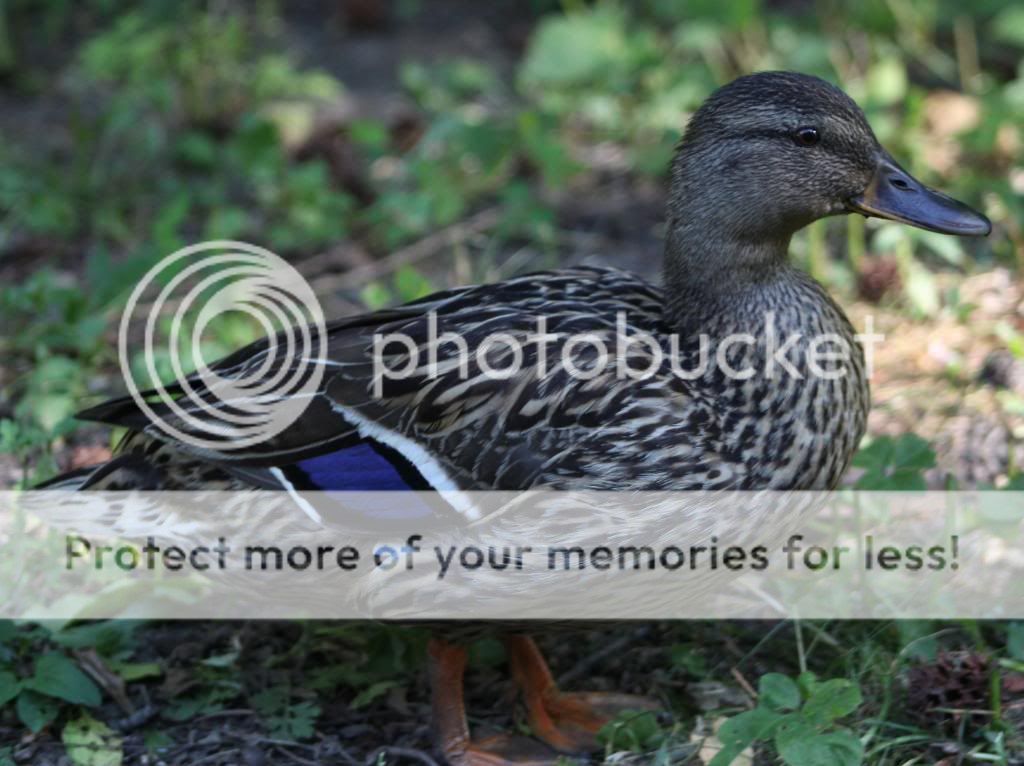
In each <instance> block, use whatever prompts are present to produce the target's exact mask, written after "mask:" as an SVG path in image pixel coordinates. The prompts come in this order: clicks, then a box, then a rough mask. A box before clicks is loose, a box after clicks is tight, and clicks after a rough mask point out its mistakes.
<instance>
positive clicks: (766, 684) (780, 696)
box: [757, 673, 800, 711]
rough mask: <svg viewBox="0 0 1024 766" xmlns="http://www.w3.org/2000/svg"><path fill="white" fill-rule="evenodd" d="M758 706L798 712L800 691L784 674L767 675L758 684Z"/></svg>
mask: <svg viewBox="0 0 1024 766" xmlns="http://www.w3.org/2000/svg"><path fill="white" fill-rule="evenodd" d="M757 691H758V704H759V705H764V706H765V707H767V708H768V709H770V710H775V711H783V710H796V709H797V708H798V707H800V689H799V687H797V685H796V682H795V681H794V680H793V679H792V678H790V677H789V676H784V675H782V673H765V674H764V675H763V676H761V680H760V681H759V682H758V686H757Z"/></svg>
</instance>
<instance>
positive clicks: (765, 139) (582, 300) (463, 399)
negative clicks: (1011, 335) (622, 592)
mask: <svg viewBox="0 0 1024 766" xmlns="http://www.w3.org/2000/svg"><path fill="white" fill-rule="evenodd" d="M849 212H858V213H861V214H864V215H869V216H878V217H882V218H889V219H892V220H896V221H902V222H904V223H908V224H910V225H912V226H918V227H921V228H925V229H930V230H932V231H937V232H943V233H949V234H960V235H984V234H987V233H988V232H989V230H990V224H989V222H988V220H987V219H986V218H985V217H984V216H982V215H980V214H979V213H976V212H974V211H973V210H971V209H970V208H968V207H966V206H965V205H963V204H961V203H959V202H957V201H955V200H953V199H951V198H949V197H947V196H945V195H943V194H940V193H938V192H936V191H933V190H931V189H929V188H927V187H925V186H924V185H922V184H921V183H919V182H918V181H917V180H916V179H914V178H913V177H912V176H911V175H910V174H909V173H907V172H906V171H905V170H903V169H902V168H901V167H900V166H899V165H898V164H896V162H895V161H894V160H893V159H892V157H891V156H890V155H889V154H888V153H887V152H886V151H885V150H884V149H883V148H882V147H881V146H880V145H879V144H878V141H877V140H876V139H875V136H874V134H873V133H872V131H871V128H870V127H869V125H868V123H867V121H866V119H865V117H864V114H863V113H862V112H861V110H860V109H859V108H858V107H857V105H856V104H855V103H854V102H853V101H852V100H850V98H848V97H847V96H846V95H845V94H843V93H842V92H841V91H840V90H838V89H837V88H835V87H833V86H832V85H830V84H828V83H826V82H824V81H822V80H820V79H817V78H815V77H810V76H806V75H801V74H793V73H786V72H765V73H760V74H754V75H750V76H747V77H741V78H740V79H738V80H736V81H734V82H732V83H731V84H729V85H726V86H725V87H723V88H721V89H719V90H718V91H717V92H716V93H714V94H713V95H712V96H711V97H710V98H709V99H708V101H707V102H706V103H705V104H704V105H703V106H702V107H701V108H700V109H699V110H698V111H697V113H696V114H695V115H694V116H693V119H692V120H691V121H690V124H689V127H688V128H687V130H686V134H685V136H684V137H683V140H682V142H681V143H680V145H679V149H678V152H677V153H676V156H675V159H674V161H673V163H672V168H671V190H670V195H669V202H668V229H667V239H666V248H665V262H664V282H665V284H664V288H657V287H655V286H653V285H651V284H648V283H647V282H645V281H643V280H641V279H639V278H637V277H635V276H632V275H630V274H627V273H624V272H620V271H616V270H610V269H596V268H578V269H565V270H561V271H550V272H544V273H539V274H533V275H529V276H525V277H520V278H517V279H511V280H508V281H505V282H500V283H497V284H490V285H481V286H477V287H466V288H460V289H455V290H450V291H447V292H443V293H438V294H436V295H433V296H431V297H429V298H426V299H424V300H420V301H417V302H415V303H411V304H408V305H405V306H401V307H399V308H395V309H391V310H387V311H381V312H377V313H372V314H367V315H363V316H358V317H352V318H348V319H343V320H339V321H336V322H334V323H333V324H330V325H329V326H328V328H327V333H328V338H327V348H328V354H327V355H326V358H325V359H324V360H322V361H320V360H318V363H320V364H323V365H325V367H326V369H325V375H324V377H323V380H322V383H321V385H320V386H319V389H318V391H317V393H316V395H315V396H314V398H313V399H312V401H311V403H310V405H309V407H308V409H306V410H305V413H304V415H303V416H302V417H300V418H299V419H298V420H297V421H296V422H295V423H294V424H293V425H292V426H290V427H289V428H287V429H285V430H284V431H282V432H281V433H279V434H278V435H277V436H276V437H274V438H273V439H271V440H270V441H267V442H264V443H262V444H258V445H255V446H248V447H245V448H241V449H232V446H231V444H230V442H227V441H226V442H225V446H224V449H223V450H222V451H217V450H214V451H210V450H205V451H201V452H200V451H197V450H196V449H195V448H194V447H192V446H190V445H188V444H184V443H182V442H180V441H177V440H174V439H172V438H169V437H167V436H166V435H165V433H164V432H163V431H161V430H160V429H158V428H155V427H154V426H153V424H152V423H151V422H150V421H149V419H148V418H147V417H146V416H145V415H144V414H143V413H142V412H141V411H140V410H139V408H138V407H137V405H136V404H135V401H134V400H133V399H130V398H125V399H120V400H116V401H113V402H110V403H107V404H103V405H100V406H98V407H95V408H93V409H91V410H88V411H87V412H85V413H83V417H85V418H88V419H93V420H99V421H103V422H106V423H112V424H115V425H120V426H127V427H129V428H131V429H134V431H135V433H134V434H133V435H132V436H130V437H129V438H128V439H126V441H125V445H124V447H123V448H122V450H121V454H120V455H119V456H118V457H116V458H114V460H112V461H111V462H110V463H108V464H107V465H105V466H101V467H99V468H97V469H95V470H94V471H92V472H91V474H88V475H81V476H79V477H78V479H77V480H76V481H77V483H78V484H79V485H80V486H82V487H99V486H103V487H146V488H172V489H195V488H204V487H209V486H211V485H219V486H225V485H226V486H232V487H241V486H250V487H251V486H255V487H263V488H279V489H280V488H282V486H287V487H301V488H314V489H326V490H338V489H346V490H374V489H387V490H394V489H408V488H416V489H422V488H435V489H510V490H516V489H526V488H533V487H551V488H557V489H587V490H592V489H613V490H692V489H766V488H776V489H813V488H830V487H833V486H835V485H836V484H837V482H838V481H839V479H840V477H841V476H842V474H843V472H844V471H845V470H846V468H847V466H848V464H849V461H850V458H851V456H852V455H853V452H854V450H855V448H856V446H857V444H858V442H859V440H860V438H861V436H862V434H863V432H864V425H865V418H866V416H867V412H868V399H869V396H868V386H867V380H866V376H865V372H864V366H863V357H862V354H861V351H860V348H859V347H858V345H857V344H856V343H855V338H854V334H853V330H852V328H851V326H850V323H849V321H848V320H847V318H846V317H845V315H844V314H843V312H842V310H841V309H840V308H839V307H838V306H837V305H836V304H835V303H834V302H833V301H832V299H831V298H830V297H829V296H828V294H827V293H826V292H825V290H824V289H823V288H822V287H821V286H820V285H819V284H818V283H817V282H815V281H814V280H813V279H811V278H810V277H809V276H807V275H806V274H804V273H802V272H800V271H798V270H796V269H795V268H793V267H792V266H791V265H790V264H789V262H788V260H787V251H788V247H789V241H790V238H791V237H792V235H793V233H794V232H796V231H797V230H798V229H800V228H802V227H804V226H806V225H808V224H809V223H811V222H812V221H815V220H817V219H819V218H823V217H825V216H830V215H836V214H840V213H849ZM538 317H544V318H545V320H546V332H547V333H549V334H550V336H551V337H554V338H555V340H554V341H553V342H552V343H550V344H548V345H546V346H540V345H537V344H530V343H526V344H525V345H524V347H523V348H524V349H525V354H526V358H525V360H524V362H525V363H524V364H522V365H521V366H520V371H519V372H518V373H516V374H515V375H513V376H511V377H508V376H500V377H499V376H495V375H489V374H484V370H483V369H481V364H480V360H479V359H478V358H477V357H476V356H474V355H472V354H470V355H468V358H467V366H466V367H465V368H463V366H462V365H460V364H458V363H451V362H453V361H454V359H455V354H457V353H460V344H459V343H447V344H437V345H435V346H434V349H433V353H435V354H437V355H439V356H440V359H438V364H437V365H436V368H433V369H430V370H428V368H427V366H417V365H415V364H413V365H411V366H412V367H413V368H414V369H413V370H412V372H411V373H410V374H408V375H405V376H402V377H400V378H399V377H394V376H382V375H381V374H380V370H379V369H377V370H375V368H374V359H373V358H372V357H373V352H374V337H375V336H378V337H380V336H382V335H386V334H391V333H400V334H402V335H404V336H406V337H408V338H412V339H415V341H416V342H417V343H420V344H424V343H426V342H427V341H426V339H427V338H428V337H434V338H437V337H438V336H439V335H440V334H442V333H452V334H453V335H455V336H458V337H459V338H461V339H463V340H464V341H465V344H466V345H467V346H468V347H469V348H470V349H472V348H474V347H476V346H477V344H479V342H480V341H481V340H482V339H483V338H484V337H486V336H489V335H492V334H494V333H503V334H505V336H506V337H507V336H512V337H514V338H517V339H523V340H524V341H526V340H527V339H528V338H529V337H530V334H531V333H535V332H536V331H537V318H538ZM435 321H436V323H437V326H436V332H435V334H434V335H431V334H430V332H429V330H430V329H431V328H430V327H429V324H430V323H431V322H435ZM623 321H624V322H625V323H626V332H627V333H630V334H639V333H646V334H647V336H649V337H651V338H654V339H656V343H657V344H660V346H661V349H660V350H661V351H662V352H663V353H662V354H660V355H659V357H660V358H659V360H658V362H657V364H656V365H654V366H653V367H652V368H650V369H648V365H649V363H650V359H651V358H652V356H653V354H654V350H653V349H652V348H648V347H638V346H637V345H632V346H630V347H629V348H628V351H627V352H625V353H626V355H627V356H628V357H629V358H628V359H627V360H626V361H627V363H628V366H629V367H630V368H634V367H639V368H641V369H644V370H646V372H645V373H644V374H643V375H635V374H633V375H629V374H627V375H623V374H621V370H620V369H619V365H617V364H615V363H614V362H615V360H613V361H612V363H605V364H604V365H603V366H601V367H600V368H595V365H596V362H597V358H596V354H595V345H594V344H592V343H591V344H577V345H576V346H574V347H573V349H572V350H570V349H569V348H568V346H567V345H565V344H564V343H560V342H559V341H558V340H557V339H558V338H565V337H566V336H568V335H578V334H581V333H585V334H587V335H588V337H590V338H592V339H593V338H596V339H599V340H601V341H602V342H603V344H604V347H605V349H607V350H609V353H611V354H612V356H614V354H615V351H614V349H616V348H617V346H616V338H617V337H618V336H619V335H621V333H622V331H623V330H622V324H621V323H622V322H623ZM770 334H774V335H775V336H776V337H777V338H790V337H793V336H794V335H796V336H798V338H797V340H796V341H795V342H793V343H792V344H790V345H789V346H788V347H787V348H785V352H784V353H783V354H782V355H781V356H779V355H778V354H776V355H775V356H774V357H773V356H772V354H771V353H770V349H771V348H772V346H771V342H772V339H771V338H769V337H768V336H769V335H770ZM700 336H704V337H705V338H709V339H710V341H709V343H710V349H705V358H710V359H712V360H717V363H714V362H713V363H712V364H710V365H708V366H706V368H701V367H700V366H699V365H697V364H696V361H697V360H698V359H699V358H700V354H701V343H700V342H698V339H699V338H700ZM730 336H731V337H732V338H733V339H734V340H733V341H730V342H729V344H728V347H727V344H726V342H725V340H723V339H726V338H728V337H730ZM444 337H450V336H444ZM736 337H739V338H741V339H743V342H739V343H736V342H735V338H736ZM822 337H828V338H830V339H832V342H834V343H835V344H837V345H838V346H839V347H841V348H842V347H845V348H846V349H847V350H848V353H846V354H839V355H836V356H835V357H833V359H832V361H831V362H830V364H831V367H830V368H829V370H828V372H829V373H830V374H827V375H823V374H821V372H820V370H816V369H815V367H814V365H815V364H816V363H817V362H816V360H815V359H814V358H812V355H811V353H810V351H809V347H808V344H807V342H806V341H807V340H808V339H816V338H822ZM680 338H681V339H682V340H681V341H680ZM265 346H266V343H265V342H264V341H261V342H259V343H256V344H253V345H252V346H250V347H248V348H246V349H243V350H241V351H239V352H237V353H235V354H233V355H232V356H230V357H228V358H227V359H225V360H223V361H222V362H221V363H220V365H219V369H220V371H221V372H222V374H224V373H230V371H232V370H236V369H242V368H244V367H245V365H246V363H247V362H249V361H251V360H253V359H254V358H256V357H257V356H258V355H259V354H260V352H261V350H262V349H263V348H265ZM385 351H386V353H387V358H388V367H389V368H390V369H405V367H404V363H405V361H406V359H407V357H408V356H409V355H411V354H412V353H413V351H412V350H410V349H409V348H407V347H405V346H402V348H401V349H399V350H397V351H396V350H395V348H393V347H388V348H386V349H385ZM716 351H718V352H720V353H717V354H716V353H715V352H716ZM545 355H546V356H545ZM464 356H465V355H464ZM501 358H502V356H501V354H493V355H489V356H488V359H489V360H490V362H491V364H490V365H489V367H490V368H491V369H494V368H503V365H502V363H501ZM637 358H641V361H642V362H643V363H642V364H634V362H635V361H636V359H637ZM567 359H568V360H569V361H570V362H571V363H572V364H570V365H567V364H566V363H565V362H566V360H567ZM606 362H607V360H606ZM773 363H775V364H776V372H775V374H774V375H770V374H753V373H750V372H748V371H762V372H763V371H764V370H765V369H767V368H766V365H769V366H770V365H771V364H773ZM539 365H542V366H540V367H539V369H542V370H546V372H545V373H544V374H537V369H538V366H539ZM574 369H575V370H577V371H578V370H580V369H584V370H587V372H588V373H589V374H586V375H573V374H570V372H571V371H572V370H574ZM680 369H682V370H687V371H692V370H696V371H697V372H696V374H691V373H688V374H685V375H680V374H678V372H679V370H680ZM737 372H739V373H741V374H736V373H737ZM816 372H817V374H815V373H816ZM727 373H731V374H727ZM186 409H187V410H190V414H191V415H193V416H194V417H195V418H196V419H197V420H198V421H199V425H196V423H195V422H191V423H186V422H183V421H182V420H181V419H180V418H179V419H175V417H174V416H173V415H172V414H170V413H168V412H167V411H166V410H159V409H158V410H157V411H158V412H159V414H160V415H161V416H166V417H167V418H168V420H170V421H172V422H173V423H174V425H175V426H177V427H178V428H180V429H182V430H183V431H184V432H186V433H191V432H196V433H199V434H200V435H204V436H209V432H207V433H203V429H202V423H203V422H206V421H209V422H214V421H216V419H217V413H216V411H213V410H208V409H204V408H203V407H201V406H196V405H187V406H186ZM507 645H508V648H509V659H510V664H511V668H512V671H513V675H514V676H515V679H516V681H517V683H518V685H519V688H520V689H521V691H522V692H523V698H524V700H525V702H526V705H527V709H528V713H529V718H530V723H531V726H532V729H533V733H534V734H535V735H536V736H537V737H538V738H540V739H541V740H543V741H545V742H547V743H548V744H549V745H550V746H552V747H554V748H555V749H557V750H560V751H563V752H564V751H577V750H581V749H586V747H587V746H588V745H590V744H592V743H593V734H594V732H595V731H596V729H597V728H599V727H600V726H601V725H602V723H603V722H605V721H606V720H607V719H608V716H609V715H611V714H613V713H614V711H615V710H616V709H617V708H621V707H622V706H628V707H632V706H636V705H637V704H638V701H637V699H636V698H630V697H620V696H617V695H580V694H566V693H562V692H559V691H558V690H557V688H556V687H555V685H554V683H553V681H552V679H551V675H550V673H549V672H548V671H547V668H546V666H545V664H544V661H543V659H542V658H541V656H540V655H539V653H538V652H537V650H536V647H535V646H534V645H533V643H532V642H531V641H530V640H529V639H527V638H525V637H519V636H517V637H512V638H509V639H508V643H507ZM430 659H431V672H430V679H431V683H432V685H433V699H434V709H435V714H436V717H437V723H438V725H439V729H440V736H441V743H442V748H443V750H444V753H445V755H446V756H447V758H448V760H449V762H451V763H453V764H469V765H471V766H479V765H481V764H489V765H497V764H505V763H524V762H532V763H541V762H549V760H545V757H544V756H542V755H541V756H538V755H537V754H536V753H533V754H529V753H528V749H524V748H523V747H522V742H520V741H514V740H511V739H508V738H500V739H492V740H489V741H480V742H476V741H474V740H472V739H471V737H470V733H469V729H468V726H467V724H466V718H465V713H464V709H463V704H462V673H463V669H464V666H465V662H466V653H465V650H464V649H463V648H462V647H460V646H458V645H456V644H453V643H449V642H447V641H444V640H441V639H436V640H435V641H434V642H433V643H432V646H431V652H430Z"/></svg>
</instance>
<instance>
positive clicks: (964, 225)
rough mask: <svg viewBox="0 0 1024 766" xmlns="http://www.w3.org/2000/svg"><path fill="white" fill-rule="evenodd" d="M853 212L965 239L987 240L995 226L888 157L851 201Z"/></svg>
mask: <svg viewBox="0 0 1024 766" xmlns="http://www.w3.org/2000/svg"><path fill="white" fill-rule="evenodd" d="M849 207H850V210H851V211H853V212H857V213H862V214H864V215H866V216H875V217H877V218H888V219H889V220H892V221H900V222H901V223H907V224H910V225H911V226H916V227H917V228H919V229H927V230H928V231H937V232H939V233H941V234H959V235H960V236H966V237H979V236H985V235H987V234H988V233H989V232H990V231H992V224H991V222H990V221H989V220H988V218H986V217H985V216H983V215H982V214H981V213H979V212H978V211H976V210H972V209H971V208H970V207H968V206H967V205H965V204H964V203H962V202H959V201H957V200H955V199H953V198H952V197H947V196H946V195H945V194H943V193H942V192H938V191H935V189H929V188H928V187H927V186H925V185H924V184H923V183H921V182H920V181H918V180H917V179H916V178H914V177H913V176H912V175H910V173H908V172H907V171H905V170H904V169H903V168H901V167H900V166H899V165H898V164H896V161H895V160H894V159H893V158H892V157H889V156H888V155H887V154H886V155H883V156H882V157H881V159H880V160H879V162H878V168H877V169H876V170H875V175H874V177H873V178H872V179H871V183H869V184H868V188H866V189H865V190H864V191H863V192H862V193H861V194H858V195H857V196H856V197H853V198H852V199H850V200H849Z"/></svg>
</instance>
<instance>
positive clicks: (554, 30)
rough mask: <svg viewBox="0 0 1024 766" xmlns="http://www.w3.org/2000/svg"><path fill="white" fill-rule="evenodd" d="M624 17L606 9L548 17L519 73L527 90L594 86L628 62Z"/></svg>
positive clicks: (538, 28)
mask: <svg viewBox="0 0 1024 766" xmlns="http://www.w3.org/2000/svg"><path fill="white" fill-rule="evenodd" d="M628 47H629V44H628V40H627V36H626V29H625V19H624V17H623V14H622V13H621V12H619V11H617V10H615V9H612V8H609V7H605V8H601V9H597V10H594V11H581V12H580V13H573V14H570V15H566V16H561V15H558V16H549V17H548V18H546V19H545V20H543V21H542V22H541V23H540V25H539V26H538V27H537V31H536V32H535V33H534V35H533V39H532V40H531V41H530V46H529V49H528V50H527V52H526V56H525V57H524V59H523V64H522V67H521V69H520V72H521V75H522V80H523V83H524V84H525V85H527V86H528V87H538V88H540V87H545V86H559V85H560V86H569V85H582V84H585V83H590V82H594V81H596V80H598V79H600V78H601V77H603V76H604V75H606V74H608V73H609V72H610V71H611V70H617V69H620V68H624V67H625V64H626V63H627V62H628V60H629V55H628V53H629V51H628Z"/></svg>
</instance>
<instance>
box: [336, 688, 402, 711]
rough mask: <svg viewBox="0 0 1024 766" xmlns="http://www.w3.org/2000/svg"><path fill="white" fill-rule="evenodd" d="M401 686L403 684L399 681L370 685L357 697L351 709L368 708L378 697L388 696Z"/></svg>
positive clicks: (351, 704)
mask: <svg viewBox="0 0 1024 766" xmlns="http://www.w3.org/2000/svg"><path fill="white" fill-rule="evenodd" d="M401 685H402V684H401V683H400V682H399V681H378V682H377V683H375V684H370V685H369V686H368V687H366V688H365V689H363V690H362V691H361V692H359V694H357V695H356V696H355V698H354V699H353V700H352V702H351V703H350V704H349V707H350V708H352V709H353V710H358V709H359V708H361V707H366V706H367V705H369V704H370V703H371V702H373V701H374V700H375V699H377V698H378V697H381V696H383V695H385V694H387V693H388V692H389V691H390V690H391V689H394V688H397V687H399V686H401Z"/></svg>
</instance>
